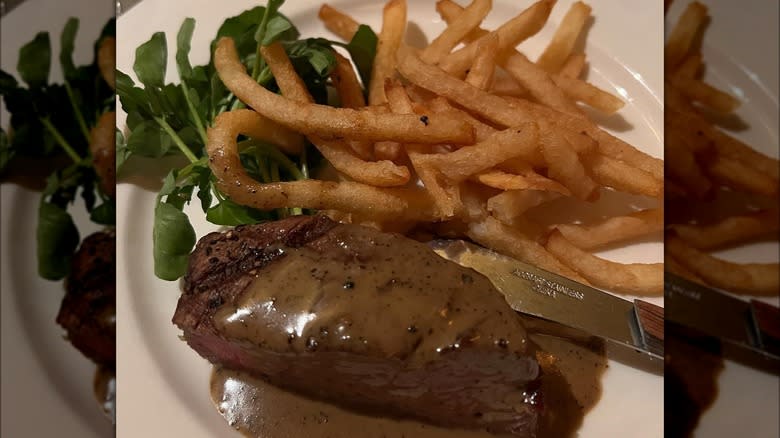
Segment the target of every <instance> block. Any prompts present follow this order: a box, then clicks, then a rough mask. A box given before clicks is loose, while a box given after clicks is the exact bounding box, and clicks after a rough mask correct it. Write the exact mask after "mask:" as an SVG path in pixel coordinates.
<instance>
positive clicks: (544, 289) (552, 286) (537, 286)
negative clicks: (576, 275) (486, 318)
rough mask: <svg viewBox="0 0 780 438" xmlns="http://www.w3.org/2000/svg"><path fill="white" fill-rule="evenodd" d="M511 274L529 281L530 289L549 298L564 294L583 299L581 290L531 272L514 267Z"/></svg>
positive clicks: (583, 295)
mask: <svg viewBox="0 0 780 438" xmlns="http://www.w3.org/2000/svg"><path fill="white" fill-rule="evenodd" d="M512 275H514V276H516V277H520V278H522V279H523V280H528V281H530V282H531V284H532V286H531V289H533V291H534V292H536V293H540V294H542V295H546V296H548V297H551V298H558V294H564V295H566V296H568V297H570V298H574V299H575V300H580V301H582V300H584V299H585V294H583V293H582V292H580V291H577V290H574V289H572V288H570V287H567V286H564V285H562V284H559V283H555V282H552V281H550V280H547V279H546V278H543V277H540V276H538V275H536V274H534V273H531V272H526V271H522V270H520V269H515V270H513V271H512Z"/></svg>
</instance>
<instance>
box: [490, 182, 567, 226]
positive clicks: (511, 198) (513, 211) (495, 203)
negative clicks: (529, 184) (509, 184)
mask: <svg viewBox="0 0 780 438" xmlns="http://www.w3.org/2000/svg"><path fill="white" fill-rule="evenodd" d="M560 197H561V194H560V193H557V192H553V191H544V190H507V191H505V192H502V193H499V194H498V195H495V196H493V197H491V198H490V199H488V201H487V210H488V211H489V212H490V213H491V214H492V215H493V216H495V217H496V218H497V219H498V220H500V221H501V222H503V223H505V224H510V225H511V224H513V223H514V221H515V220H516V219H517V218H519V217H521V216H522V215H523V214H525V212H526V211H528V210H530V209H532V208H534V207H538V206H539V205H542V204H544V203H546V202H550V201H552V200H554V199H557V198H560Z"/></svg>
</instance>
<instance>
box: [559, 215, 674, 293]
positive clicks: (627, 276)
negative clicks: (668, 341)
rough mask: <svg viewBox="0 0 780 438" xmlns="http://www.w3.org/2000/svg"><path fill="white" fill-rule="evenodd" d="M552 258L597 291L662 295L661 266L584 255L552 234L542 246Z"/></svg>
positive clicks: (662, 272)
mask: <svg viewBox="0 0 780 438" xmlns="http://www.w3.org/2000/svg"><path fill="white" fill-rule="evenodd" d="M545 248H547V250H548V251H550V253H551V254H553V255H554V256H556V257H558V259H560V260H562V261H563V263H565V264H566V265H567V266H569V267H570V268H571V269H573V270H575V271H576V272H577V273H578V274H580V275H581V276H583V277H584V278H586V279H587V280H588V281H590V282H591V283H592V284H593V285H594V286H596V287H603V288H607V289H609V290H611V291H614V292H620V293H624V294H630V295H640V296H661V295H662V294H663V292H664V264H663V263H647V264H645V263H629V264H624V263H616V262H612V261H609V260H605V259H602V258H599V257H596V256H594V255H593V254H590V253H587V252H585V251H583V250H581V249H579V248H577V247H576V246H575V245H573V244H571V242H569V241H568V240H566V238H565V237H563V235H561V234H560V233H559V232H558V231H554V232H553V233H552V234H551V235H550V238H549V239H548V240H547V245H546V246H545Z"/></svg>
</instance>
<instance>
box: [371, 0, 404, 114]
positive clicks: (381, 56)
mask: <svg viewBox="0 0 780 438" xmlns="http://www.w3.org/2000/svg"><path fill="white" fill-rule="evenodd" d="M405 31H406V0H390V1H389V2H387V4H386V5H385V8H384V11H383V12H382V31H381V32H380V33H379V40H378V41H377V44H376V55H375V56H374V67H373V69H372V70H371V82H370V83H369V84H368V103H369V105H377V104H381V103H385V102H387V98H386V97H385V79H388V78H392V77H393V73H394V72H395V58H396V53H397V52H398V48H399V47H400V46H401V42H402V41H403V38H404V32H405Z"/></svg>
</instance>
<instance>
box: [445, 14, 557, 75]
mask: <svg viewBox="0 0 780 438" xmlns="http://www.w3.org/2000/svg"><path fill="white" fill-rule="evenodd" d="M554 4H555V0H540V1H538V2H536V3H534V4H533V5H531V6H530V7H528V8H527V9H525V10H524V11H523V12H521V13H520V14H519V15H517V16H515V17H514V18H512V19H510V20H508V21H507V22H505V23H504V24H502V25H501V26H500V27H499V28H498V29H496V31H495V33H496V35H498V52H499V53H502V52H504V51H505V50H507V49H509V48H512V47H515V46H517V45H518V44H520V42H522V41H524V40H525V39H527V38H529V37H531V36H532V35H535V34H536V33H537V32H539V30H541V29H542V27H543V26H544V23H546V22H547V18H548V17H549V16H550V11H552V7H553V5H554ZM440 5H441V2H439V3H437V5H436V7H437V9H438V8H439V6H440ZM476 54H477V41H473V42H471V43H469V44H467V45H466V46H465V47H463V48H461V49H459V50H457V51H455V52H452V53H450V54H448V55H447V56H446V57H445V58H443V59H442V60H441V62H440V64H439V65H440V66H441V68H442V69H443V70H444V71H446V72H448V73H450V74H453V75H455V76H456V77H458V78H462V77H464V76H465V75H466V70H468V68H469V66H471V64H472V62H473V61H474V57H475V56H476Z"/></svg>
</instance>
